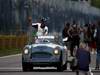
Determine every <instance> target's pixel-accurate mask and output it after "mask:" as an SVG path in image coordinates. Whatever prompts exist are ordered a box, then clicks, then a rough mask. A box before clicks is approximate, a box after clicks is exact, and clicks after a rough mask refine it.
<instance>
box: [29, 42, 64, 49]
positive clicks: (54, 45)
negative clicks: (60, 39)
mask: <svg viewBox="0 0 100 75" xmlns="http://www.w3.org/2000/svg"><path fill="white" fill-rule="evenodd" d="M37 46H47V47H51V48H56V47H59V48H63V47H62V46H60V45H57V44H52V43H50V44H32V45H31V47H37Z"/></svg>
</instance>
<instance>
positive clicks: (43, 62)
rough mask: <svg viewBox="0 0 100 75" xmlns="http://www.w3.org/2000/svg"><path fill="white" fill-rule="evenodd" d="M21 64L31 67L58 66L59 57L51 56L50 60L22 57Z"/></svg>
mask: <svg viewBox="0 0 100 75" xmlns="http://www.w3.org/2000/svg"><path fill="white" fill-rule="evenodd" d="M22 63H24V64H30V65H33V66H58V65H59V63H60V56H52V57H51V58H29V57H25V56H24V57H22Z"/></svg>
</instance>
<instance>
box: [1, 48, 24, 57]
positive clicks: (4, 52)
mask: <svg viewBox="0 0 100 75" xmlns="http://www.w3.org/2000/svg"><path fill="white" fill-rule="evenodd" d="M21 52H22V50H21V49H16V48H11V49H0V57H1V56H7V55H13V54H19V53H21Z"/></svg>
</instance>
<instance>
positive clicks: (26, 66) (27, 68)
mask: <svg viewBox="0 0 100 75" xmlns="http://www.w3.org/2000/svg"><path fill="white" fill-rule="evenodd" d="M22 70H23V71H24V72H27V71H33V66H32V65H30V64H26V63H22Z"/></svg>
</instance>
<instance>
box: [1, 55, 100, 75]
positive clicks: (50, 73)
mask: <svg viewBox="0 0 100 75" xmlns="http://www.w3.org/2000/svg"><path fill="white" fill-rule="evenodd" d="M91 59H92V63H91V65H90V66H91V69H92V72H93V75H100V70H99V71H96V70H94V67H95V54H92V55H91ZM0 75H76V73H75V72H72V71H71V70H65V71H64V72H57V71H56V68H53V67H52V68H51V67H46V68H40V67H35V68H34V70H33V71H32V72H23V71H22V67H21V54H17V55H11V56H5V57H0ZM80 75H83V73H81V72H80Z"/></svg>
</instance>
